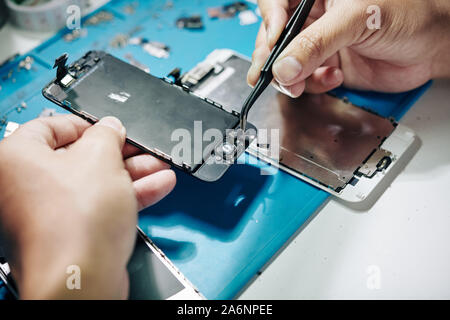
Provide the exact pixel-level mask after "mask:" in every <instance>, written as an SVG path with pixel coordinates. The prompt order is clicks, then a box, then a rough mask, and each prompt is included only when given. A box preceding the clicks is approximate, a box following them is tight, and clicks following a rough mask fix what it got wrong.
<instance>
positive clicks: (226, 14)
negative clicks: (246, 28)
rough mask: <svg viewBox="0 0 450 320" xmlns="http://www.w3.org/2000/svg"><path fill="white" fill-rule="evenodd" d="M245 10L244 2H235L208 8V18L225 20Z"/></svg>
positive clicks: (246, 6) (246, 7) (246, 8)
mask: <svg viewBox="0 0 450 320" xmlns="http://www.w3.org/2000/svg"><path fill="white" fill-rule="evenodd" d="M246 10H248V5H247V4H246V3H245V2H242V1H237V2H233V3H229V4H226V5H223V6H220V7H212V8H208V16H209V17H210V18H219V19H227V18H232V17H234V16H236V14H238V13H239V12H242V11H246Z"/></svg>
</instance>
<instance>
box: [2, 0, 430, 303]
mask: <svg viewBox="0 0 450 320" xmlns="http://www.w3.org/2000/svg"><path fill="white" fill-rule="evenodd" d="M230 1H231V0H214V1H213V0H210V1H207V0H205V1H201V0H193V1H185V0H184V1H183V0H178V1H176V0H175V1H173V3H174V5H173V8H167V7H166V6H165V4H166V1H164V0H153V1H136V0H133V1H125V0H124V1H113V2H112V3H109V4H108V5H106V6H105V7H103V8H102V9H101V10H107V11H109V12H110V13H112V14H113V15H114V19H113V20H112V21H109V22H104V23H102V24H100V25H98V26H89V27H87V28H86V30H87V34H86V35H85V36H84V37H81V38H79V39H77V40H74V41H73V42H70V43H69V42H66V41H65V40H63V39H62V37H63V36H64V34H66V33H67V32H68V30H62V31H61V32H59V33H58V34H57V35H56V36H54V37H53V38H51V39H49V40H48V41H46V42H45V43H43V44H42V45H41V46H39V47H38V48H36V49H35V50H33V51H31V52H30V53H29V54H28V55H29V56H31V57H33V59H34V60H35V61H34V64H33V68H32V69H31V70H29V71H26V70H21V71H20V72H19V71H17V65H18V63H19V61H20V60H22V59H23V58H24V56H22V57H19V58H17V59H15V60H14V61H12V62H11V63H9V64H7V65H5V66H3V67H2V68H0V78H1V79H2V80H1V86H2V90H1V91H0V136H3V131H4V125H1V123H2V119H3V122H4V123H5V122H6V121H14V122H18V123H23V122H26V121H28V120H30V119H33V118H35V117H37V116H38V115H39V114H40V112H41V111H42V110H43V109H44V108H57V107H56V106H54V105H52V104H51V103H50V102H48V101H46V100H45V99H44V98H43V97H42V95H41V92H40V90H41V89H42V87H43V86H44V85H45V84H46V83H48V82H49V81H50V80H51V79H52V78H53V77H54V75H55V71H54V70H52V69H51V67H52V66H53V62H54V59H55V58H56V57H58V56H60V55H61V54H62V53H64V52H68V53H69V54H70V59H69V62H70V61H73V60H75V59H77V58H79V57H80V56H81V55H82V54H84V53H85V52H86V51H88V50H92V49H94V50H105V51H108V52H110V53H111V54H113V55H115V56H118V57H119V58H123V59H124V60H126V59H125V56H126V55H127V54H131V55H132V56H133V58H134V59H135V60H137V61H139V62H140V63H142V64H145V65H147V66H148V67H149V68H150V72H151V73H152V74H154V75H156V76H160V77H162V76H165V75H167V74H168V73H169V72H170V71H171V70H172V69H174V68H175V67H181V68H182V69H183V70H184V71H187V70H189V69H190V68H192V67H194V66H195V65H196V64H197V63H198V62H200V61H202V60H203V59H204V58H205V57H206V56H207V55H208V54H209V53H210V52H211V51H213V50H214V49H218V48H229V49H233V50H235V51H237V52H240V53H241V54H243V55H246V56H251V54H252V51H253V48H254V39H255V37H256V34H257V31H258V28H259V23H258V24H252V25H247V26H241V25H240V23H239V19H238V17H234V18H230V19H222V20H212V19H210V18H209V17H208V16H207V13H206V12H207V8H208V7H211V6H218V5H222V4H227V3H229V2H230ZM130 4H135V5H137V6H136V11H135V13H133V14H130V13H126V12H129V11H127V10H125V8H126V6H128V5H130ZM249 5H250V7H251V9H253V10H254V9H255V6H254V5H253V4H249ZM190 14H200V15H201V16H202V17H203V21H204V24H205V28H204V30H200V31H189V30H180V29H178V28H176V26H175V20H176V19H177V18H179V17H180V16H183V15H190ZM137 27H138V28H137ZM131 31H133V32H134V34H133V36H143V37H146V38H148V39H149V40H153V41H160V42H163V43H166V44H168V45H169V46H170V48H171V55H170V57H169V58H168V59H157V58H154V57H152V56H150V55H148V54H147V53H146V52H144V51H143V50H142V48H141V47H139V46H126V47H125V48H113V47H112V46H111V45H110V43H111V41H112V40H113V39H114V37H115V36H116V35H117V34H118V33H127V32H131ZM10 70H14V72H13V74H12V75H11V77H8V75H9V72H10ZM240 71H241V72H242V73H246V72H247V70H240ZM3 78H5V79H3ZM13 79H14V81H13ZM428 86H429V84H427V85H425V86H423V87H421V88H419V89H416V90H414V91H411V92H407V93H402V94H379V93H371V92H358V91H351V90H347V89H344V88H340V89H337V90H335V93H336V94H337V95H338V96H346V97H347V98H348V99H349V100H350V101H352V102H353V103H355V104H357V105H360V106H364V107H366V108H368V109H371V110H373V111H375V112H377V113H379V114H381V115H383V116H392V117H394V118H396V119H397V120H398V119H400V117H401V116H402V115H403V114H404V113H405V112H406V111H407V110H408V109H409V107H410V106H411V105H412V104H413V103H414V102H415V100H416V99H418V98H419V97H420V95H421V94H422V93H423V92H424V91H425V90H426V89H427V88H428ZM22 102H25V105H23V104H22ZM24 106H25V107H24ZM58 111H59V112H63V111H62V110H60V109H58ZM246 156H247V157H249V156H248V155H246ZM243 158H244V156H243V157H242V158H241V159H240V162H241V164H238V165H235V166H233V167H232V168H231V169H230V170H229V171H228V172H227V173H226V174H225V176H224V177H223V178H222V179H221V180H220V181H219V182H217V183H205V182H202V181H199V180H197V179H195V178H192V177H190V176H188V175H186V174H184V173H182V172H177V179H178V184H177V186H176V187H175V190H174V191H173V192H172V193H171V194H170V195H169V196H168V197H167V198H166V199H164V200H163V201H161V202H160V203H159V204H157V205H155V206H153V207H151V208H149V209H147V210H144V211H143V212H141V213H140V219H139V226H140V227H141V228H142V229H143V230H144V231H145V232H147V233H148V235H149V236H150V237H151V238H152V239H153V241H154V242H155V243H156V244H157V245H158V246H159V247H160V248H161V249H162V250H163V251H164V252H165V253H166V255H167V256H168V257H169V258H170V259H171V260H172V261H173V262H174V264H175V265H176V266H177V267H178V268H179V269H180V270H181V272H182V273H184V274H185V276H186V277H187V278H188V279H189V280H190V281H191V282H192V283H193V284H194V285H195V286H196V287H197V288H198V289H199V290H200V292H202V293H203V294H204V295H205V296H206V297H207V298H209V299H229V298H233V297H235V296H236V295H237V294H238V293H239V292H240V290H242V288H243V287H244V286H245V285H246V284H247V283H248V282H249V281H250V280H251V279H252V278H253V277H254V276H255V275H257V274H258V272H259V271H260V270H261V268H262V267H263V266H264V265H265V264H266V263H267V262H268V261H269V260H270V259H271V257H273V256H274V254H276V253H277V251H279V250H280V248H282V247H283V245H284V244H285V243H286V242H287V241H288V240H289V238H290V237H292V235H294V234H295V232H296V231H297V230H298V229H299V228H300V227H301V226H302V225H303V224H304V223H305V222H306V221H307V220H308V219H309V218H310V217H311V216H312V215H313V214H314V213H315V212H316V211H317V210H318V208H320V207H321V205H322V204H323V203H324V201H325V200H326V199H327V197H328V194H327V193H326V192H324V191H322V190H319V189H317V188H315V187H313V186H311V185H309V184H307V183H305V182H303V181H301V180H298V179H296V178H294V177H292V176H290V175H288V174H286V173H284V172H281V171H275V172H273V174H271V175H261V169H265V170H269V171H270V170H274V169H273V168H272V169H271V168H267V166H266V165H265V164H264V163H262V162H259V161H257V160H256V159H255V160H254V161H253V162H252V163H256V164H253V165H250V164H243V162H244V161H243V160H244V159H243ZM0 286H1V285H0Z"/></svg>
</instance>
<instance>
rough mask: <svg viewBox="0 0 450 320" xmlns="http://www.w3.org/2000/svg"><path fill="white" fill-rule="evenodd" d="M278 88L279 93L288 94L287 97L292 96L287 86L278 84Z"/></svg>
mask: <svg viewBox="0 0 450 320" xmlns="http://www.w3.org/2000/svg"><path fill="white" fill-rule="evenodd" d="M279 88H280V90H281V93H284V94H285V95H288V96H289V97H291V98H292V97H293V96H292V92H291V90H289V89H288V88H286V87H285V86H283V85H281V84H280V85H279Z"/></svg>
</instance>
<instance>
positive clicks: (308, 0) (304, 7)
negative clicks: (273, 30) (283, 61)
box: [240, 0, 315, 131]
mask: <svg viewBox="0 0 450 320" xmlns="http://www.w3.org/2000/svg"><path fill="white" fill-rule="evenodd" d="M314 2H315V0H303V1H302V2H301V3H300V4H299V6H298V7H297V9H296V10H295V12H294V14H293V15H292V17H291V19H290V20H289V22H288V23H287V25H286V27H285V28H284V30H283V32H282V33H281V35H280V38H279V39H278V41H277V42H276V44H275V46H274V47H273V49H272V52H271V53H270V55H269V58H268V59H267V61H266V64H265V65H264V67H263V68H262V69H261V74H260V76H259V79H258V82H257V83H256V85H255V87H254V88H253V90H252V92H251V93H250V95H249V96H248V98H247V100H245V102H244V105H243V106H242V109H241V115H240V122H241V123H240V125H241V129H242V130H243V131H245V126H246V124H247V115H248V112H249V110H250V108H251V107H252V106H253V104H254V103H255V101H256V100H257V99H258V97H259V96H260V95H261V93H263V91H264V90H265V89H266V88H267V86H268V85H269V84H270V82H272V80H273V73H272V66H273V64H274V62H275V61H276V60H277V58H278V57H279V55H280V54H281V52H283V50H284V49H286V47H287V45H288V44H289V43H290V42H291V41H292V40H293V39H294V37H295V36H296V35H297V34H299V33H300V31H301V30H302V28H303V26H304V25H305V22H306V19H307V18H308V16H309V13H310V12H311V9H312V7H313V5H314Z"/></svg>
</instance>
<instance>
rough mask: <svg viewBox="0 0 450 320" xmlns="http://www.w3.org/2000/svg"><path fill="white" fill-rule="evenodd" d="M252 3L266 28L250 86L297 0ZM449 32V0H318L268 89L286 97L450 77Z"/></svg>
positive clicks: (401, 86) (399, 87) (390, 88)
mask: <svg viewBox="0 0 450 320" xmlns="http://www.w3.org/2000/svg"><path fill="white" fill-rule="evenodd" d="M258 3H259V7H260V9H261V14H262V16H263V19H264V22H263V24H262V25H261V28H260V31H259V34H258V37H257V40H256V49H255V51H254V54H253V63H252V66H251V68H250V70H249V72H248V83H249V84H250V85H252V86H253V85H255V84H256V81H257V80H258V77H259V73H260V69H261V67H262V66H263V64H264V63H265V60H266V59H267V57H268V55H269V53H270V50H271V49H272V48H273V46H274V44H275V43H276V41H277V39H278V37H279V36H280V34H281V32H282V30H283V28H284V26H285V25H286V23H287V21H288V19H289V17H290V15H291V14H292V13H293V11H294V10H295V8H296V6H297V5H298V4H299V3H300V0H291V1H290V0H259V1H258ZM378 22H379V23H378ZM378 28H379V29H378ZM449 33H450V2H449V1H448V0H427V1H423V0H409V1H404V0H328V1H327V0H317V1H316V3H315V6H314V7H313V10H312V11H311V14H310V16H309V18H308V20H307V23H306V27H305V28H304V29H303V31H302V32H301V33H300V34H299V35H297V37H296V38H295V39H294V40H293V41H292V42H291V43H290V45H289V46H288V47H287V48H286V49H285V51H284V52H283V53H282V54H281V56H280V57H279V58H278V60H277V61H276V62H275V64H274V66H273V69H272V70H273V74H274V78H275V81H274V82H273V84H274V85H275V87H278V89H279V90H280V91H282V92H284V93H286V94H288V95H290V96H292V97H298V96H299V95H301V94H302V93H303V92H304V91H305V90H306V92H309V93H322V92H326V91H329V90H331V89H334V88H336V87H338V86H340V85H341V84H344V85H345V86H348V87H352V88H356V89H366V90H375V91H386V92H399V91H405V90H409V89H413V88H416V87H418V86H420V85H422V84H424V83H425V82H427V81H428V80H430V79H431V78H439V77H449V76H450V37H449V36H448V35H449Z"/></svg>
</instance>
